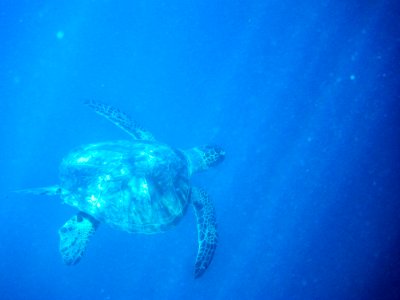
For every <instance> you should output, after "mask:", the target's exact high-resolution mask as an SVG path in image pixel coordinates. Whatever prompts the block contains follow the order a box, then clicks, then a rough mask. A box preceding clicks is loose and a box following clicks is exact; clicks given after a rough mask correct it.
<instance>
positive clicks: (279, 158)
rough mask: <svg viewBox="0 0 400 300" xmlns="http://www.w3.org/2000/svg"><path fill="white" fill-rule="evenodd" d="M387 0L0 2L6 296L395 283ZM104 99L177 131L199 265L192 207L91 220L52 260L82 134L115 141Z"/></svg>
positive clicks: (285, 291) (265, 290) (0, 210)
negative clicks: (160, 221) (201, 200)
mask: <svg viewBox="0 0 400 300" xmlns="http://www.w3.org/2000/svg"><path fill="white" fill-rule="evenodd" d="M399 17H400V10H399V7H398V5H396V1H390V0H388V1H385V0H383V1H314V0H305V1H293V0H284V1H275V0H272V1H260V0H254V1H235V0H230V1H186V2H185V1H107V0H104V1H76V0H72V1H66V2H65V3H61V2H60V1H36V2H33V1H22V0H20V1H7V0H5V1H1V3H0V37H1V44H0V69H1V72H0V125H1V126H0V141H1V148H0V169H1V172H0V176H1V178H0V220H1V221H0V225H1V226H0V241H1V242H0V258H1V259H0V299H3V300H6V299H7V300H8V299H68V300H70V299H106V300H114V299H116V300H117V299H118V300H119V299H400V252H399V248H398V247H399V237H400V235H399V220H398V219H399V212H400V202H399V200H400V199H399V198H400V197H399V193H400V185H399V180H398V177H397V175H398V173H399V170H400V163H399V157H400V156H399V152H400V143H399V137H400V126H399V124H398V121H397V117H398V113H399V108H400V102H399V101H400V99H399V93H398V91H399V86H400V77H399V73H398V71H399V67H400V63H399V59H398V56H397V53H398V50H399V49H400V25H399V24H400V23H399V21H398V20H399ZM87 99H94V100H97V101H100V102H106V103H109V104H111V105H114V106H116V107H118V108H120V109H121V110H123V111H124V112H126V113H127V114H129V115H131V116H132V117H133V118H134V119H135V120H137V121H138V122H140V123H141V124H142V125H143V127H145V128H146V129H148V130H150V131H151V132H152V133H153V134H154V135H155V136H156V137H157V139H158V140H160V141H163V142H165V143H168V144H169V145H171V146H173V147H177V148H190V147H192V146H196V145H203V144H217V145H220V146H222V147H223V148H224V149H225V151H226V153H227V156H226V159H225V161H224V163H223V164H221V165H220V166H218V167H217V168H215V169H212V170H209V171H208V172H204V173H201V174H198V175H196V176H194V178H193V184H195V185H198V186H201V187H203V188H205V189H206V190H207V191H208V192H209V193H210V195H211V197H212V199H213V202H214V204H215V208H216V212H217V219H218V229H219V236H220V240H219V244H218V248H217V251H216V254H215V256H214V260H213V262H212V264H211V265H210V267H209V269H208V270H207V271H206V273H205V274H204V276H203V277H201V278H199V279H194V278H193V264H194V261H195V257H196V251H197V235H196V223H195V218H194V214H193V212H192V211H191V210H188V213H187V215H186V216H185V218H183V220H182V221H181V222H180V223H179V224H178V225H177V226H176V228H174V229H173V230H170V231H168V232H166V233H163V234H158V235H133V234H127V233H124V232H120V231H116V230H113V229H110V228H108V227H107V226H101V227H100V228H99V230H98V232H97V233H96V235H95V236H94V237H93V239H92V240H91V242H90V245H89V247H88V250H87V253H86V254H85V256H84V258H83V259H82V261H81V262H80V263H79V264H78V265H76V266H73V267H67V266H65V265H64V264H63V263H62V260H61V257H60V255H59V252H58V242H59V241H58V234H57V230H58V229H59V227H60V226H62V225H63V224H64V223H65V221H66V220H68V219H69V218H70V217H71V216H72V215H73V214H75V213H76V209H74V208H72V207H69V206H67V205H64V204H62V201H61V200H60V199H59V198H58V197H45V196H35V195H21V194H15V193H13V192H12V191H14V190H18V189H22V188H31V187H40V186H47V185H52V184H56V183H57V182H58V166H59V164H60V162H61V160H62V158H63V157H64V156H65V155H66V154H67V153H68V152H69V151H70V150H71V149H74V148H76V147H77V146H79V145H82V144H87V143H95V142H101V141H108V140H117V139H129V136H128V135H126V133H124V132H123V131H121V130H120V129H118V128H117V127H115V126H113V124H111V123H110V122H108V121H107V120H105V119H104V118H101V117H99V116H98V115H96V114H94V113H93V112H92V111H91V110H90V109H88V108H87V107H86V106H84V105H83V103H84V102H85V100H87Z"/></svg>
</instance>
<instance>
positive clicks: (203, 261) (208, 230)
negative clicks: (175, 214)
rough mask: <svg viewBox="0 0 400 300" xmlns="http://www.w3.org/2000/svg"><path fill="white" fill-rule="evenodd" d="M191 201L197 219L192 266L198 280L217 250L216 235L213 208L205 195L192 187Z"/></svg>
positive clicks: (200, 190)
mask: <svg viewBox="0 0 400 300" xmlns="http://www.w3.org/2000/svg"><path fill="white" fill-rule="evenodd" d="M191 200H192V204H193V207H194V210H195V213H196V219H197V234H198V243H199V249H198V253H197V258H196V264H195V266H194V267H195V270H194V276H195V278H198V277H200V276H201V275H203V273H204V272H205V270H206V269H207V267H208V266H209V265H210V263H211V260H212V258H213V256H214V252H215V249H216V248H217V242H218V233H217V222H216V219H215V210H214V206H213V204H212V202H211V200H210V198H209V196H208V195H207V193H206V192H205V191H203V190H202V189H199V188H195V187H194V188H192V196H191Z"/></svg>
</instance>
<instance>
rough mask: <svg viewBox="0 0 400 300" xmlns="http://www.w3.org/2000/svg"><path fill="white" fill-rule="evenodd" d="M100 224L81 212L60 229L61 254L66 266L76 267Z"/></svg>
mask: <svg viewBox="0 0 400 300" xmlns="http://www.w3.org/2000/svg"><path fill="white" fill-rule="evenodd" d="M98 224H99V222H98V221H96V220H95V219H94V218H93V217H91V216H89V215H88V214H85V213H84V212H79V213H78V214H77V215H75V216H73V217H72V218H71V219H69V220H68V221H67V222H66V223H65V224H64V226H63V227H61V228H60V230H59V231H58V234H59V235H60V253H61V256H62V259H63V261H64V263H65V264H66V265H75V264H77V263H78V262H79V260H80V259H81V258H82V255H83V253H84V252H85V250H86V247H87V244H88V242H89V240H90V237H91V236H92V235H93V234H94V233H95V232H96V229H97V226H98Z"/></svg>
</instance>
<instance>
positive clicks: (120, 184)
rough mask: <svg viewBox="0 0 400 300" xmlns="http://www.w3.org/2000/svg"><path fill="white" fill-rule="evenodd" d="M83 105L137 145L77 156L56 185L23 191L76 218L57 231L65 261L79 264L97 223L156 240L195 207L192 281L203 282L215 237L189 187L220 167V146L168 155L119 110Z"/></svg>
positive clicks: (209, 210) (86, 149) (96, 148)
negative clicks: (72, 211) (64, 207)
mask: <svg viewBox="0 0 400 300" xmlns="http://www.w3.org/2000/svg"><path fill="white" fill-rule="evenodd" d="M86 104H87V105H88V106H89V107H91V108H92V109H94V111H95V112H96V113H98V114H99V115H101V116H103V117H105V118H107V119H108V120H110V121H111V122H112V123H114V124H115V125H117V126H118V127H120V128H121V129H123V130H124V131H126V132H127V133H128V134H129V135H131V137H132V139H131V140H129V141H110V142H103V143H97V144H90V145H86V146H82V147H80V148H78V149H76V150H73V151H72V152H70V153H69V154H68V155H67V156H66V157H65V158H64V159H63V161H62V163H61V166H60V184H59V185H55V186H50V187H45V188H37V189H30V190H25V192H30V193H36V194H46V195H60V196H61V198H62V200H63V201H64V202H65V203H66V204H69V205H71V206H73V207H76V208H77V209H78V210H79V212H78V213H77V214H76V215H75V216H73V217H72V218H71V219H69V220H68V221H67V222H66V223H65V224H64V225H63V226H62V227H61V228H60V229H59V231H58V233H59V236H60V252H61V256H62V258H63V261H64V262H65V263H66V264H67V265H74V264H76V263H78V262H79V260H80V259H81V257H82V255H83V254H84V252H85V250H86V246H87V244H88V242H89V240H90V238H91V236H92V235H93V234H94V233H95V231H96V229H97V228H98V226H99V224H100V223H105V224H108V225H109V226H111V227H113V228H115V229H119V230H124V231H127V232H130V233H145V234H152V233H159V232H163V231H165V230H167V229H170V228H171V227H173V225H175V224H176V223H177V222H178V221H179V220H180V219H181V218H182V216H183V215H184V214H185V212H186V210H187V207H188V204H189V203H190V204H191V206H192V207H193V209H194V212H195V215H196V219H197V231H198V253H197V258H196V263H195V270H194V276H195V277H196V278H197V277H199V276H201V275H202V274H203V273H204V271H205V270H206V269H207V267H208V265H209V264H210V262H211V260H212V258H213V255H214V252H215V249H216V246H217V239H218V234H217V227H216V219H215V212H214V207H213V204H212V202H211V200H210V198H209V196H208V195H207V193H206V192H205V191H204V190H202V189H200V188H197V187H193V186H191V185H190V182H189V178H190V176H191V175H192V174H193V173H196V172H198V171H201V170H206V169H208V168H209V167H212V166H215V165H217V164H219V163H220V162H222V161H223V159H224V156H225V152H224V151H223V150H222V149H221V148H219V147H215V146H204V147H195V148H192V149H189V150H184V151H183V150H180V149H174V148H171V147H169V146H168V145H166V144H163V143H160V142H158V141H156V140H155V139H154V137H153V135H152V134H151V133H149V132H148V131H146V130H144V129H143V128H141V127H140V126H139V125H138V124H137V123H136V122H134V121H133V120H132V119H131V118H130V117H129V116H128V115H126V114H125V113H123V112H121V111H120V110H118V109H116V108H114V107H112V106H109V105H106V104H103V103H98V102H94V101H88V102H87V103H86Z"/></svg>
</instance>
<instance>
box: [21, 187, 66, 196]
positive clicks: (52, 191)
mask: <svg viewBox="0 0 400 300" xmlns="http://www.w3.org/2000/svg"><path fill="white" fill-rule="evenodd" d="M14 192H15V193H21V194H33V195H47V196H56V195H60V194H61V193H62V190H61V188H60V187H59V186H58V185H53V186H46V187H40V188H32V189H23V190H16V191H14Z"/></svg>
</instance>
